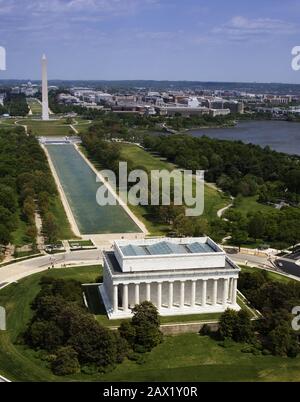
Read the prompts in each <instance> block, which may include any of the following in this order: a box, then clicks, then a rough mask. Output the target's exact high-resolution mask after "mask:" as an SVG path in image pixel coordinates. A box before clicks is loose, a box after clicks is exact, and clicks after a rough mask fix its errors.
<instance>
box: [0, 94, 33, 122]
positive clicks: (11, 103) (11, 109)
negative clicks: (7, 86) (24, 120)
mask: <svg viewBox="0 0 300 402" xmlns="http://www.w3.org/2000/svg"><path fill="white" fill-rule="evenodd" d="M2 112H4V113H9V114H10V115H11V116H27V114H28V112H29V107H28V104H27V101H26V96H25V95H24V94H12V93H10V92H8V93H7V94H6V98H5V99H4V110H2ZM2 114H3V113H2Z"/></svg>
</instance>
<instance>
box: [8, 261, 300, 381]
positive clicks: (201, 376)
mask: <svg viewBox="0 0 300 402" xmlns="http://www.w3.org/2000/svg"><path fill="white" fill-rule="evenodd" d="M99 272H100V270H99V267H85V268H68V269H60V270H52V271H47V272H45V273H42V274H36V275H33V276H31V277H28V278H26V279H24V280H22V281H20V282H19V283H17V284H13V285H11V286H9V287H7V288H5V289H2V290H1V291H0V305H2V306H4V307H6V309H7V316H8V331H6V332H1V333H0V372H1V374H2V375H4V376H6V377H8V378H9V379H11V380H14V381H76V380H78V381H178V382H182V381H299V380H300V358H299V357H298V358H296V359H288V358H280V357H273V356H263V355H258V356H254V355H252V354H245V353H242V352H241V349H242V348H243V345H241V344H232V346H230V347H228V348H224V347H222V346H220V345H219V344H218V342H216V341H214V340H212V339H210V338H208V337H201V336H199V335H197V334H185V335H178V336H173V337H169V336H168V337H165V338H164V342H163V343H162V344H161V345H159V346H158V347H157V348H155V349H154V350H153V351H152V352H151V353H148V354H146V355H145V362H144V364H142V365H138V364H137V363H135V362H132V361H128V360H126V361H125V362H124V363H122V364H121V365H119V366H118V367H117V368H116V369H115V370H113V371H111V372H109V373H106V374H102V375H100V374H99V375H83V374H78V375H74V376H72V377H56V376H54V375H53V374H52V373H51V371H50V370H49V368H48V366H47V363H46V362H45V361H44V360H41V353H40V352H34V351H32V350H30V349H27V348H25V347H24V346H22V345H21V344H20V342H18V335H19V334H20V333H21V332H22V331H23V330H24V328H25V327H26V324H27V322H28V321H29V320H30V318H31V316H32V312H31V310H30V302H31V301H32V300H33V299H34V297H35V296H36V295H37V293H38V292H39V284H38V282H39V279H40V278H41V276H42V275H50V276H54V277H59V278H64V279H70V278H73V279H77V280H79V281H81V282H82V283H89V282H94V281H95V280H96V278H97V276H99Z"/></svg>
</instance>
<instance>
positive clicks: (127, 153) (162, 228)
mask: <svg viewBox="0 0 300 402" xmlns="http://www.w3.org/2000/svg"><path fill="white" fill-rule="evenodd" d="M121 156H122V158H123V159H124V160H126V161H128V162H132V163H133V164H134V166H138V167H144V168H145V169H146V170H147V171H151V170H162V169H166V170H169V171H170V170H173V169H175V168H176V166H175V165H173V164H172V163H169V162H167V161H165V160H161V158H159V157H158V156H155V155H153V154H151V153H149V152H147V151H145V150H143V149H142V148H140V147H138V146H136V145H131V144H122V151H121ZM204 202H205V204H204V214H203V217H204V218H206V219H207V220H208V221H210V220H212V219H216V218H217V212H218V210H219V209H221V208H224V207H225V206H226V205H228V204H229V203H230V199H229V197H227V196H225V195H224V194H222V193H220V192H219V191H217V190H215V189H214V188H212V187H209V186H207V185H206V186H205V193H204ZM130 208H131V209H132V211H133V212H134V213H135V214H136V215H137V216H138V217H139V219H141V220H142V221H143V222H144V224H145V225H146V227H147V229H148V231H149V232H150V233H151V234H155V235H160V234H164V233H166V232H167V231H169V230H170V228H169V227H168V226H167V225H162V224H157V223H155V222H150V221H149V219H147V212H146V210H145V208H143V207H142V206H138V207H133V206H130Z"/></svg>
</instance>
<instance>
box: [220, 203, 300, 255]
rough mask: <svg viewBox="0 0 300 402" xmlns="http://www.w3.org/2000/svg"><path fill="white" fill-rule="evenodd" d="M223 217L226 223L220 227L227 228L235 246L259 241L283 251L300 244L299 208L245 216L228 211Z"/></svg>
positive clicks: (234, 211)
mask: <svg viewBox="0 0 300 402" xmlns="http://www.w3.org/2000/svg"><path fill="white" fill-rule="evenodd" d="M225 217H226V219H227V220H228V221H227V223H224V222H223V224H222V225H223V227H227V231H228V232H229V233H231V235H232V238H231V242H232V243H233V244H235V245H236V246H242V245H243V244H247V243H248V242H253V241H254V242H257V241H260V242H262V243H264V244H272V245H273V246H276V247H277V248H278V249H283V248H286V247H289V246H293V245H296V244H298V243H299V242H300V209H299V208H292V207H290V208H283V209H282V210H280V211H278V210H275V209H274V210H270V211H265V212H263V213H262V212H260V211H258V212H250V213H249V214H248V215H247V216H245V215H243V214H242V213H241V212H239V211H237V210H235V209H230V210H228V211H227V212H226V214H225Z"/></svg>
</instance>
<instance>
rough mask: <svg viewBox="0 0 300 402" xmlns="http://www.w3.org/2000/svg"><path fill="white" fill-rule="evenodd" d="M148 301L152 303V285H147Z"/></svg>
mask: <svg viewBox="0 0 300 402" xmlns="http://www.w3.org/2000/svg"><path fill="white" fill-rule="evenodd" d="M146 299H147V301H151V283H147V284H146Z"/></svg>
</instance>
